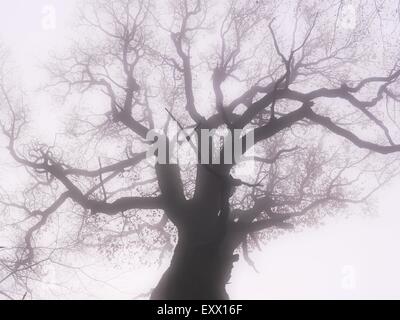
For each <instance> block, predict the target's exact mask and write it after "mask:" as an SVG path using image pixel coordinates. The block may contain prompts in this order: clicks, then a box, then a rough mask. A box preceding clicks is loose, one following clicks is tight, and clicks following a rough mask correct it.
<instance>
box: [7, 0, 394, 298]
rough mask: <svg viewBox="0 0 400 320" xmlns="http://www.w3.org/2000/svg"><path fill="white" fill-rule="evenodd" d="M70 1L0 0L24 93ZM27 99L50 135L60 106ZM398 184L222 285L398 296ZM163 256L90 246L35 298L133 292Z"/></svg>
mask: <svg viewBox="0 0 400 320" xmlns="http://www.w3.org/2000/svg"><path fill="white" fill-rule="evenodd" d="M76 2H77V1H76V0H68V1H67V0H57V1H56V0H54V1H42V0H29V1H28V0H2V1H1V2H0V39H1V41H2V42H3V43H4V44H5V45H6V46H7V47H8V48H9V49H10V50H11V54H12V57H13V59H14V61H15V64H16V65H17V66H18V69H19V70H18V77H20V81H21V82H22V84H23V86H24V88H26V90H27V91H28V92H29V90H34V88H35V86H36V85H37V83H38V82H40V80H41V79H42V78H43V77H44V72H43V71H41V70H40V68H39V67H40V65H41V63H42V62H45V61H46V57H47V56H48V54H49V52H50V51H56V50H57V49H60V48H63V46H64V45H65V44H66V42H67V41H68V39H69V38H71V37H73V36H74V35H73V30H72V29H71V24H72V23H73V19H74V16H73V14H74V9H75V5H76ZM32 105H33V107H34V108H35V117H34V126H35V128H36V131H37V133H38V138H39V139H42V140H44V141H46V139H51V137H53V136H54V134H55V133H56V132H57V127H58V125H59V121H60V119H61V118H62V110H61V108H60V106H57V105H54V102H50V101H49V100H48V99H47V98H46V97H44V96H42V95H41V94H35V98H34V101H32ZM1 148H4V145H1ZM2 152H3V151H0V153H2ZM1 158H2V157H0V161H1ZM0 167H1V164H0ZM14 179H15V175H14V173H13V172H10V171H9V170H7V171H6V170H1V169H0V184H1V186H2V187H3V188H4V187H6V186H7V185H9V184H13V183H14ZM399 190H400V177H395V178H394V179H393V180H392V181H391V182H390V183H388V184H387V185H386V186H384V187H383V188H382V189H381V190H379V191H378V192H377V194H376V196H375V197H376V200H377V201H376V203H377V204H376V206H375V208H373V209H372V210H371V211H372V212H368V213H366V214H365V215H360V214H357V215H349V214H348V213H346V212H345V213H343V214H339V215H336V216H335V217H333V218H327V219H325V220H324V221H323V224H322V225H321V226H319V227H314V228H308V229H305V230H301V231H300V230H299V231H294V232H290V233H286V234H284V235H282V236H280V237H279V238H277V239H274V240H271V241H270V242H269V243H268V244H267V245H266V246H265V248H263V250H262V251H257V250H255V251H254V252H253V253H252V254H251V258H252V259H253V261H254V263H255V267H256V269H257V271H258V272H256V271H255V270H254V269H253V267H251V266H250V265H248V264H247V263H246V262H245V261H243V260H240V261H239V262H238V263H237V264H236V265H235V268H234V270H233V274H232V284H230V285H229V286H228V292H229V294H230V297H231V299H335V298H342V299H357V298H367V299H368V298H374V299H393V298H397V299H399V298H400V275H399V270H400V257H399V248H398V246H399V244H400V217H399V214H398V207H399V199H398V198H399ZM166 262H167V263H165V264H164V265H162V266H148V267H147V266H140V265H132V264H130V263H129V262H127V261H124V260H120V261H118V258H116V259H114V260H112V261H108V260H107V259H106V258H105V257H103V256H101V255H100V254H95V253H94V254H93V255H92V256H87V255H85V256H82V257H77V259H76V265H75V266H73V267H72V268H71V267H68V268H67V269H68V270H67V272H66V270H65V267H64V266H55V267H54V269H53V270H51V271H50V272H49V273H48V275H47V276H46V279H45V280H44V281H43V283H42V284H40V285H39V284H38V287H37V288H34V289H35V292H36V295H37V296H36V298H45V299H49V298H50V299H51V298H55V299H74V298H78V299H79V298H97V299H102V298H104V299H105V298H107V299H134V298H137V297H140V294H142V293H147V292H148V291H149V290H150V289H152V288H153V287H154V286H155V285H156V284H157V281H158V279H159V277H160V275H161V274H162V272H163V271H164V270H165V268H166V267H167V264H168V260H166ZM99 279H101V280H99ZM54 282H57V285H55V284H54Z"/></svg>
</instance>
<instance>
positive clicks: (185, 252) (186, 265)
mask: <svg viewBox="0 0 400 320" xmlns="http://www.w3.org/2000/svg"><path fill="white" fill-rule="evenodd" d="M237 257H238V255H234V254H233V249H232V248H229V247H228V246H226V245H225V244H224V243H223V242H211V243H206V244H199V243H191V242H190V241H186V239H185V238H180V240H178V244H177V246H176V248H175V251H174V254H173V257H172V260H171V264H170V266H169V268H168V269H167V270H166V271H165V273H164V274H163V276H162V277H161V279H160V281H159V283H158V285H157V286H156V288H155V289H154V290H153V292H152V295H151V299H152V300H227V299H229V296H228V294H227V292H226V290H225V285H226V283H227V282H228V280H229V278H230V275H231V270H232V268H233V262H235V261H237Z"/></svg>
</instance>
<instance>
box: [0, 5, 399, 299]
mask: <svg viewBox="0 0 400 320" xmlns="http://www.w3.org/2000/svg"><path fill="white" fill-rule="evenodd" d="M345 8H346V6H345V3H344V2H343V1H338V3H336V4H320V3H318V5H315V3H313V1H301V2H300V1H299V2H296V1H288V2H282V1H261V0H260V1H252V2H248V1H240V0H233V1H227V2H226V3H224V4H221V3H217V2H215V3H214V2H213V3H210V2H209V1H202V0H177V1H172V2H170V3H169V4H168V5H165V4H159V3H152V2H151V1H150V0H149V1H147V0H113V1H109V0H108V1H106V0H92V1H86V2H85V4H84V5H83V6H82V7H81V8H80V15H79V19H78V20H79V26H78V30H79V35H80V36H77V39H76V42H75V43H74V44H73V45H72V46H71V49H70V50H69V51H68V52H67V53H63V54H62V55H54V57H53V58H52V61H51V62H50V63H48V64H47V66H46V69H47V71H48V72H49V74H50V76H51V79H50V80H49V83H47V85H46V89H48V90H49V91H51V92H52V93H53V94H54V95H55V96H57V97H58V98H61V99H59V100H57V101H59V102H62V103H63V104H62V105H63V106H64V108H66V110H67V111H66V112H67V113H68V115H69V121H68V123H67V124H66V125H65V126H64V127H63V132H62V133H60V134H59V135H58V136H57V140H56V141H55V142H54V144H53V145H49V144H45V143H43V142H39V141H35V140H32V138H30V136H29V135H30V134H32V132H30V131H29V130H30V129H29V116H28V114H29V112H28V111H29V106H27V105H26V102H25V100H24V99H23V98H21V97H23V96H24V94H23V93H20V92H19V90H18V89H17V88H16V87H13V86H11V85H9V83H10V82H9V81H7V74H8V72H7V71H6V70H5V68H6V67H5V65H3V72H2V74H3V77H2V79H1V91H2V100H1V108H2V110H3V111H2V121H1V124H2V126H1V127H2V131H3V134H4V137H5V138H6V140H7V149H8V151H9V154H10V156H11V158H12V159H13V160H14V161H15V162H16V163H17V164H18V165H19V166H20V167H21V168H22V169H24V170H25V172H26V186H27V187H26V189H25V190H24V191H23V192H21V193H19V194H16V193H13V195H10V193H12V192H10V190H4V192H2V197H1V199H0V200H1V204H2V206H3V209H4V210H3V218H2V220H3V221H2V222H3V224H4V226H3V229H5V230H6V233H7V234H10V235H13V236H12V238H13V239H14V242H13V243H14V244H15V245H14V246H9V247H7V248H6V249H7V250H9V254H8V255H7V256H6V257H5V258H3V257H1V259H2V260H1V263H2V273H3V276H2V278H1V279H0V283H3V284H6V283H7V285H8V286H9V287H12V288H13V289H12V290H11V289H4V290H2V291H0V293H1V294H2V295H4V296H6V297H8V298H13V297H17V296H14V295H15V294H18V292H19V291H21V290H22V292H30V288H29V281H30V280H31V279H34V278H39V279H40V266H41V265H42V264H43V263H49V262H50V263H56V262H57V259H59V258H60V254H61V253H60V252H63V251H65V250H70V249H71V248H78V249H79V248H82V247H84V246H100V247H101V248H102V250H105V251H111V253H113V252H114V251H115V250H114V249H117V248H118V244H116V243H118V241H122V240H121V239H123V238H124V239H130V240H128V242H127V243H128V246H129V247H130V248H132V247H134V248H137V250H139V251H142V252H143V251H144V252H157V253H159V259H162V258H163V257H164V255H165V254H166V253H168V252H169V251H171V250H172V249H173V248H174V247H175V248H174V251H173V256H172V260H171V264H170V267H169V268H168V270H167V271H166V272H165V274H164V275H163V277H162V278H161V280H160V282H159V284H158V285H157V286H156V288H155V289H154V290H153V292H152V298H154V299H227V298H228V295H227V293H226V290H225V284H226V283H227V281H228V280H229V278H230V273H231V270H232V268H233V263H234V262H235V261H237V259H238V258H239V254H238V252H241V253H242V255H243V257H244V259H246V260H247V261H248V262H249V263H252V261H251V259H250V258H249V250H250V249H251V248H253V247H254V246H257V244H258V243H259V242H260V241H263V240H266V239H268V238H269V237H271V236H274V235H275V234H276V233H277V232H279V230H286V229H293V228H295V227H296V226H301V225H313V224H316V223H317V222H318V221H320V220H321V218H322V217H323V216H325V215H326V214H329V213H337V212H339V211H340V210H341V209H343V208H344V207H345V206H347V205H349V204H354V203H363V202H364V201H365V200H366V199H368V198H369V197H370V195H371V194H372V193H373V192H374V191H375V190H376V189H377V188H379V187H380V186H381V185H382V184H383V183H385V182H386V181H388V179H390V177H392V175H393V173H394V170H396V162H395V159H396V158H395V156H396V153H397V152H398V151H400V145H399V144H397V143H396V142H395V140H396V137H395V136H393V132H394V131H396V130H397V127H396V125H397V124H396V121H395V113H396V111H395V109H396V107H397V103H398V102H399V98H400V96H399V93H398V88H397V86H398V78H399V76H400V68H399V67H398V61H397V56H398V48H397V44H396V43H395V41H394V39H392V38H390V37H388V36H387V35H388V34H389V31H388V30H389V29H390V27H388V28H387V29H382V28H380V29H379V26H381V24H380V23H381V22H382V20H381V15H382V14H383V12H386V11H387V12H390V10H391V9H392V8H391V5H387V7H386V6H384V4H379V5H378V4H377V3H376V2H375V1H365V2H363V3H362V4H360V5H359V6H358V7H357V10H355V12H356V13H357V15H356V16H350V17H348V16H346V12H344V11H345ZM385 10H386V11H385ZM166 13H167V14H166ZM285 13H286V14H287V13H289V16H290V18H287V17H288V16H287V15H285ZM353 18H354V19H355V21H351V19H353ZM288 19H289V20H290V24H289V22H288V21H287V20H288ZM343 19H345V20H343ZM346 19H347V20H346ZM349 19H350V20H349ZM395 19H396V17H393V21H395ZM394 24H395V22H393V25H394ZM287 25H290V27H288V28H286V27H285V26H287ZM378 30H379V31H380V32H381V37H380V39H381V40H382V41H381V42H378V43H376V38H377V37H376V33H377V32H378ZM371 40H373V41H375V43H374V47H373V49H371V48H370V47H371V46H372V43H373V42H371ZM381 47H382V48H385V51H384V52H383V56H382V58H380V57H377V56H376V55H377V52H378V48H381ZM368 48H369V50H368ZM372 54H375V57H372ZM3 60H5V59H3ZM173 127H178V128H180V129H185V130H186V131H185V132H187V130H189V129H190V130H189V131H190V132H192V133H197V135H194V136H195V137H196V139H197V141H193V140H194V139H195V138H192V137H189V136H187V137H186V136H185V139H186V140H187V141H188V142H191V143H193V142H196V143H197V144H198V145H201V143H202V141H201V139H202V138H201V130H205V129H208V130H212V129H218V128H224V129H225V130H227V131H228V132H232V131H233V130H242V129H245V128H247V130H248V131H247V132H250V133H251V134H253V135H254V140H255V143H256V145H255V147H254V148H252V149H253V151H254V153H255V156H254V157H253V160H252V162H251V164H252V167H251V172H250V174H246V170H249V168H250V167H249V165H246V161H244V169H243V168H242V169H241V166H242V167H243V165H242V163H233V164H227V163H222V164H204V163H190V162H189V163H179V164H176V163H166V164H161V163H158V162H156V163H152V162H151V161H148V160H149V159H147V158H146V150H147V149H148V147H149V145H151V144H152V143H154V141H149V140H148V139H147V138H148V133H149V132H150V131H151V130H154V129H158V128H162V131H163V134H164V135H165V136H167V137H169V136H170V135H171V132H173ZM370 128H371V130H365V129H370ZM372 128H373V129H372ZM242 139H243V140H244V139H245V137H242ZM244 147H245V149H244V150H243V154H244V156H246V155H248V153H249V152H250V150H247V147H248V146H246V145H245V144H244ZM222 151H224V150H218V152H222ZM390 154H393V155H390ZM380 155H385V157H383V156H380ZM199 157H201V155H199ZM182 162H184V161H182ZM247 163H248V162H247ZM371 177H374V178H375V180H371ZM3 189H4V188H3ZM55 217H57V219H61V220H62V221H63V225H62V227H60V226H58V227H55V224H56V223H55V220H57V219H56V218H55ZM58 221H59V220H58ZM54 228H55V229H54ZM49 230H57V231H56V232H53V231H49ZM60 234H63V235H64V236H61V235H60ZM61 239H62V240H61ZM107 248H108V249H107ZM240 248H241V251H238V250H239V249H240ZM132 250H133V248H132ZM10 281H12V282H10ZM10 283H12V284H10ZM4 287H5V286H4ZM10 290H11V291H10Z"/></svg>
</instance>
